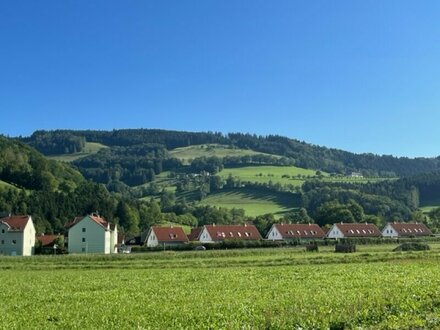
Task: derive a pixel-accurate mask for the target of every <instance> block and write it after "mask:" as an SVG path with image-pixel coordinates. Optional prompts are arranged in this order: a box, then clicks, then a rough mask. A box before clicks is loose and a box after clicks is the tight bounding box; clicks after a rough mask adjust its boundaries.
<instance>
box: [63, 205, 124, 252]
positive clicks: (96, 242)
mask: <svg viewBox="0 0 440 330" xmlns="http://www.w3.org/2000/svg"><path fill="white" fill-rule="evenodd" d="M65 228H66V229H67V230H68V240H67V246H68V251H69V253H104V254H110V253H117V251H118V250H117V243H118V228H117V226H116V225H115V224H111V223H109V222H107V221H106V220H105V219H103V218H101V217H100V216H99V215H97V214H91V215H86V216H85V217H76V218H75V219H73V221H71V222H68V223H66V225H65Z"/></svg>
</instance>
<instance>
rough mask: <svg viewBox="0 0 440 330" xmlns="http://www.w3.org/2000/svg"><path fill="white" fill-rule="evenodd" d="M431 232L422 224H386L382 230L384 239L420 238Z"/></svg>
mask: <svg viewBox="0 0 440 330" xmlns="http://www.w3.org/2000/svg"><path fill="white" fill-rule="evenodd" d="M430 235H432V232H431V231H430V230H429V228H428V227H426V226H425V225H424V224H423V223H395V222H394V223H388V224H387V225H386V226H385V228H384V229H383V230H382V236H384V237H421V236H430Z"/></svg>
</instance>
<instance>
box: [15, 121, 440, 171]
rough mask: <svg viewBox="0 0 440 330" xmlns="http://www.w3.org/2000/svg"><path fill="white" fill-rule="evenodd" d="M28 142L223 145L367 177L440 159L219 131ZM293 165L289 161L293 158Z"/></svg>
mask: <svg viewBox="0 0 440 330" xmlns="http://www.w3.org/2000/svg"><path fill="white" fill-rule="evenodd" d="M22 140H23V141H24V142H26V143H28V144H30V145H31V146H33V147H35V148H36V149H37V150H39V151H40V152H42V153H44V154H45V155H53V154H65V153H74V152H81V151H82V150H83V148H84V146H85V143H86V142H97V143H101V144H103V145H106V146H122V147H133V146H136V145H142V144H156V145H160V146H163V147H164V148H165V149H167V150H171V149H174V148H179V147H187V146H191V145H199V144H222V145H229V146H232V147H237V148H242V149H249V150H253V151H257V152H261V153H266V154H272V155H277V156H283V157H285V158H288V159H290V160H291V161H292V162H293V163H294V164H295V165H296V166H298V167H302V168H309V169H315V170H321V171H325V172H329V173H339V174H347V173H351V172H361V173H362V174H363V175H364V176H368V177H372V176H381V177H386V176H388V177H393V176H400V177H402V176H412V175H417V174H422V173H428V172H433V171H437V170H440V158H439V157H437V158H414V159H411V158H406V157H400V158H398V157H393V156H388V155H384V156H378V155H374V154H370V153H368V154H355V153H351V152H347V151H343V150H338V149H332V148H327V147H321V146H316V145H312V144H308V143H305V142H302V141H299V140H295V139H290V138H287V137H282V136H278V135H268V136H257V135H252V134H242V133H230V134H226V135H224V134H221V133H216V132H183V131H167V130H158V129H123V130H113V131H94V130H86V131H73V130H56V131H36V132H35V133H34V134H32V135H31V136H30V137H27V138H23V139H22ZM289 164H291V162H289Z"/></svg>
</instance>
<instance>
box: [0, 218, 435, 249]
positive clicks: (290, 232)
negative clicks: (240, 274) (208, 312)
mask: <svg viewBox="0 0 440 330" xmlns="http://www.w3.org/2000/svg"><path fill="white" fill-rule="evenodd" d="M65 228H66V231H67V237H66V241H67V246H68V252H69V253H103V254H111V253H118V248H120V247H121V245H146V246H147V247H156V246H162V245H163V246H165V245H166V246H172V245H179V244H185V243H188V242H190V241H193V242H200V243H215V242H221V241H225V240H240V241H259V240H262V239H263V237H262V236H261V234H260V232H259V231H258V229H257V228H256V227H255V226H254V225H252V224H244V225H215V224H212V225H205V226H202V227H198V228H193V229H192V230H191V233H190V234H188V235H187V234H186V233H185V232H184V231H183V229H182V228H181V227H176V226H170V227H161V226H153V227H151V228H150V229H149V230H148V231H147V232H146V233H145V234H144V235H141V236H139V237H133V238H130V239H127V240H126V241H125V242H124V241H121V240H118V228H117V226H116V225H114V224H111V223H109V222H108V221H106V220H105V219H104V218H102V217H100V216H99V215H98V214H90V215H86V216H84V217H76V218H75V219H73V220H72V221H69V222H67V223H66V224H65ZM430 235H432V233H431V231H430V230H429V229H428V228H427V227H426V226H425V225H424V224H421V223H388V224H387V225H386V226H385V228H384V229H383V230H382V231H380V230H379V229H378V228H377V227H376V226H375V225H374V224H371V223H336V224H334V225H333V226H332V227H331V228H330V229H329V230H328V231H327V232H325V231H324V230H323V229H322V228H321V227H319V226H318V225H316V224H282V223H280V224H273V225H272V227H271V228H270V230H269V232H268V234H267V236H266V239H268V240H272V241H280V240H293V239H323V238H330V239H339V238H346V237H422V236H430ZM56 238H58V236H55V235H50V236H40V237H37V238H36V235H35V227H34V224H33V221H32V217H31V216H30V215H25V216H11V215H9V216H8V217H5V218H2V219H0V255H23V256H29V255H32V254H34V251H35V242H36V239H38V240H39V241H40V242H41V244H42V245H43V246H44V245H50V244H51V243H52V244H53V241H54V240H55V239H56Z"/></svg>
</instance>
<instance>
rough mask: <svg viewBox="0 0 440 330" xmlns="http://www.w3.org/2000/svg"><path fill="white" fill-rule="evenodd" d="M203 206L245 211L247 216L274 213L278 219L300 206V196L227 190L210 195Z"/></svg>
mask: <svg viewBox="0 0 440 330" xmlns="http://www.w3.org/2000/svg"><path fill="white" fill-rule="evenodd" d="M201 204H204V205H213V206H217V207H225V208H229V209H232V208H237V209H244V210H245V212H246V215H249V216H257V215H262V214H267V213H273V214H274V215H276V216H277V217H279V216H282V215H283V214H284V213H286V212H291V211H293V210H294V209H296V208H297V207H298V206H299V200H298V196H297V195H294V194H290V193H277V192H270V193H267V192H266V191H259V190H256V189H250V188H243V189H234V190H225V191H219V192H215V193H213V194H210V195H208V197H206V198H205V199H203V200H202V202H201Z"/></svg>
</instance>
